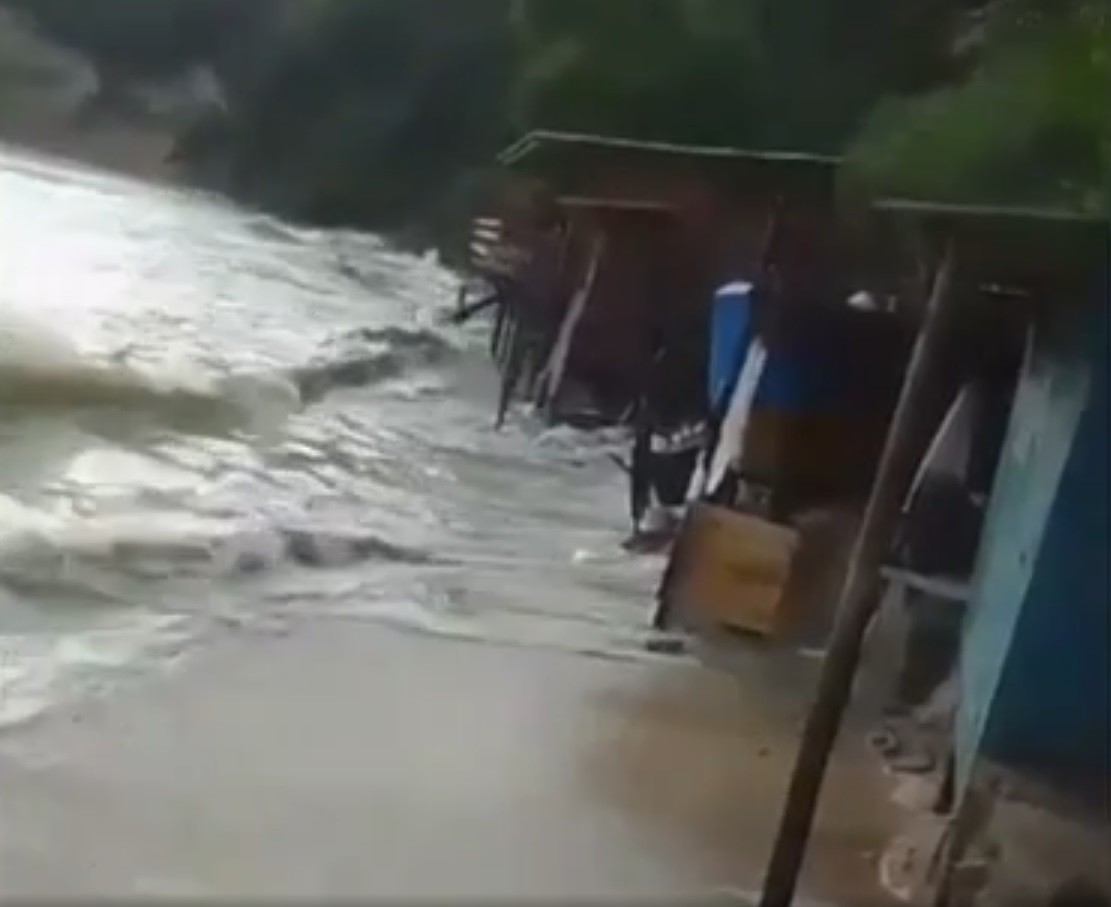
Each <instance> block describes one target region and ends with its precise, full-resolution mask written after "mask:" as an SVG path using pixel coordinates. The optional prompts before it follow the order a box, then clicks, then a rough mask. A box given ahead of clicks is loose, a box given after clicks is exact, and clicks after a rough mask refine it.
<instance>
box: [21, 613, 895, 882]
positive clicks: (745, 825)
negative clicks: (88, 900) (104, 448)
mask: <svg viewBox="0 0 1111 907" xmlns="http://www.w3.org/2000/svg"><path fill="white" fill-rule="evenodd" d="M754 692H755V691H753V690H746V689H745V686H744V684H743V683H739V682H738V681H737V680H736V679H735V678H733V677H730V676H728V675H725V674H720V673H716V672H710V671H707V670H705V669H702V668H699V667H694V666H690V665H681V664H671V663H667V662H664V661H660V662H644V663H634V662H620V661H612V660H604V659H597V658H588V657H582V656H572V655H567V654H563V653H557V652H538V651H524V650H520V649H515V648H509V647H498V646H491V645H477V644H471V643H465V642H456V641H450V640H445V639H436V638H430V637H421V636H418V635H415V634H411V633H407V632H402V631H396V630H391V629H386V628H375V627H368V626H365V625H362V626H360V625H353V624H349V623H344V622H339V623H329V624H324V625H320V624H316V625H311V626H310V625H303V626H301V627H298V628H294V629H292V630H291V631H290V632H289V633H287V634H282V635H256V634H249V635H243V636H240V637H238V638H234V639H229V640H225V641H223V642H222V643H221V644H220V645H218V646H216V647H215V648H213V649H211V650H208V651H206V652H204V653H203V654H200V655H199V656H198V657H195V658H189V659H187V660H186V661H185V663H183V664H179V665H177V666H176V667H175V668H173V669H172V670H170V671H168V672H167V673H166V674H165V675H164V676H162V677H161V678H159V679H157V680H154V681H150V682H148V683H145V684H142V685H133V686H130V687H129V688H127V689H123V690H120V691H117V692H116V693H115V694H114V695H110V696H103V697H100V698H98V699H95V700H91V701H89V702H87V703H86V704H85V705H83V706H80V707H76V708H74V709H71V710H69V711H67V712H62V713H58V714H56V715H54V716H52V717H50V718H48V719H46V720H45V721H43V722H41V723H39V724H37V725H35V726H33V727H30V728H25V729H23V730H20V731H15V732H9V733H8V734H7V735H6V736H5V737H4V739H3V740H2V741H0V784H2V785H3V788H4V790H5V797H4V810H3V813H2V816H0V823H2V825H0V834H2V836H0V880H2V881H0V886H2V889H3V891H2V893H3V896H4V897H7V898H13V897H24V896H36V897H66V896H76V895H82V896H92V895H97V896H125V895H142V894H150V895H161V896H183V897H184V896H189V897H192V896H207V897H249V896H257V897H263V896H265V897H285V898H297V897H301V896H310V895H315V896H330V897H340V896H345V897H369V898H383V899H384V898H388V897H406V898H428V899H444V900H448V899H450V900H453V901H458V900H463V899H466V898H472V897H494V898H503V899H509V898H517V897H521V898H524V897H528V898H552V899H555V898H573V899H576V900H587V899H597V898H606V899H618V898H621V899H624V898H651V899H657V898H658V899H666V898H668V897H673V896H677V895H682V894H708V893H711V892H713V891H715V890H718V889H726V888H728V889H734V890H739V891H746V890H751V889H752V888H754V887H755V886H756V885H757V883H758V881H759V875H760V870H761V867H762V864H763V860H764V858H765V856H766V852H767V848H768V845H769V843H770V839H771V834H772V831H773V829H774V823H775V821H776V818H777V816H778V807H779V803H780V798H781V794H782V790H783V784H784V781H785V772H786V771H787V770H788V767H789V765H790V756H791V753H790V740H789V739H787V737H786V736H785V732H786V731H788V729H789V728H790V725H791V724H792V723H793V721H794V719H795V717H796V713H797V710H798V707H799V705H800V704H799V703H797V702H796V703H793V704H791V703H784V702H782V701H777V698H776V697H775V696H774V695H773V696H770V697H769V698H768V699H766V700H763V701H762V702H761V701H760V700H758V699H757V698H754V697H753V693H754ZM849 755H850V758H845V759H842V760H841V762H840V764H839V765H838V767H837V769H836V771H835V772H834V775H833V779H832V782H831V784H830V796H829V798H828V800H827V808H826V810H825V814H824V816H823V818H822V821H821V826H820V829H819V832H818V834H817V835H816V839H815V848H814V856H813V859H812V860H811V866H810V868H809V871H808V878H807V888H808V890H809V891H811V892H813V893H814V895H815V896H816V897H820V898H822V899H823V902H829V903H843V904H860V903H866V902H867V903H875V902H876V901H875V898H876V893H875V890H874V888H873V873H872V870H871V866H872V863H873V862H874V858H875V854H876V851H877V849H878V848H879V847H880V846H881V844H882V842H883V838H884V836H885V833H886V831H887V827H888V822H889V820H890V816H888V815H887V814H886V813H887V809H886V808H885V807H883V806H882V805H881V804H882V803H883V802H884V798H883V796H882V791H880V790H877V789H876V785H875V776H874V774H872V772H871V771H870V770H868V769H867V768H866V767H865V766H864V765H863V763H862V761H861V760H859V759H855V758H851V754H849ZM869 804H872V806H871V807H870V806H869Z"/></svg>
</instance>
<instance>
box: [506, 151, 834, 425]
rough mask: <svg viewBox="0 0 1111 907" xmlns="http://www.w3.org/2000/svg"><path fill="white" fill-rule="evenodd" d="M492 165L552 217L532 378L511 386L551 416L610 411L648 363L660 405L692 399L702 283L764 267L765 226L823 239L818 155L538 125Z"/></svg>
mask: <svg viewBox="0 0 1111 907" xmlns="http://www.w3.org/2000/svg"><path fill="white" fill-rule="evenodd" d="M499 163H500V164H501V166H502V168H503V172H504V173H505V175H506V185H507V187H511V189H514V187H515V190H514V191H516V192H517V193H519V192H520V191H521V190H520V187H521V186H531V187H533V190H534V191H536V192H540V193H543V194H544V195H545V196H546V197H547V198H549V199H551V200H552V202H553V203H554V204H555V205H557V206H558V208H559V210H560V211H561V213H562V218H561V222H562V224H563V226H564V231H565V233H564V254H563V257H562V259H561V280H559V281H557V282H556V286H555V288H554V290H553V292H554V295H555V296H556V299H555V302H554V303H553V312H554V313H555V318H554V322H555V323H554V324H549V325H548V331H547V335H546V337H545V340H544V342H543V353H542V355H541V357H540V358H541V360H542V365H541V371H542V373H543V374H542V378H543V380H542V381H541V383H540V384H539V385H533V384H529V383H526V384H525V388H526V389H527V390H531V391H533V392H534V393H537V394H538V395H539V397H540V402H542V403H543V405H544V406H545V407H546V410H547V412H548V414H549V416H550V417H551V418H553V419H559V418H561V417H564V416H568V415H573V414H574V411H575V410H576V409H578V410H581V409H582V408H583V407H584V406H587V405H589V406H592V407H594V408H595V409H597V410H599V411H601V412H602V414H603V415H605V416H608V417H609V418H610V419H611V420H619V419H620V417H621V416H622V415H623V414H625V413H627V412H628V411H629V408H630V407H631V406H632V405H633V404H634V403H635V401H636V400H637V398H638V396H640V395H641V394H642V393H643V390H644V387H645V385H646V384H647V383H649V382H650V380H651V375H652V373H653V371H654V370H655V371H657V372H658V371H665V372H666V373H667V375H668V376H669V381H668V386H669V388H670V391H671V394H672V396H673V397H674V399H672V400H670V401H668V404H667V406H668V407H669V408H671V409H675V410H691V409H693V410H695V411H697V410H698V409H699V408H704V406H705V397H706V392H705V386H706V379H705V375H706V369H707V355H708V347H709V313H710V305H711V300H712V298H713V295H714V290H715V289H716V288H717V287H718V286H720V285H721V284H722V283H724V282H726V279H727V276H728V275H729V274H730V273H735V274H738V275H749V276H750V278H754V277H755V276H756V275H757V274H758V273H759V272H760V271H761V269H762V268H765V267H767V262H766V260H767V259H768V248H767V247H768V245H769V241H770V237H771V236H772V234H773V233H774V232H775V229H776V224H777V223H779V224H783V225H785V227H786V230H783V229H781V230H780V232H792V231H793V232H802V231H803V230H804V229H806V230H809V231H810V232H820V233H823V234H824V235H825V236H827V237H828V236H831V235H832V230H831V229H830V228H829V224H830V216H831V213H832V210H833V209H832V201H833V188H834V178H833V174H834V171H835V168H836V163H837V162H836V160H834V159H831V158H823V157H817V156H812V155H803V154H790V153H762V152H751V151H743V150H740V149H734V148H718V147H700V146H689V145H674V144H667V143H660V142H642V141H632V140H628V139H621V138H614V137H606V136H597V135H575V134H569V133H559V132H545V131H539V132H532V133H529V134H527V135H525V136H524V137H522V138H521V139H520V140H519V141H517V142H515V143H514V144H513V145H511V146H510V147H509V148H507V149H506V150H505V151H504V152H502V154H501V155H500V156H499ZM783 257H785V253H784V256H783ZM661 356H666V362H663V363H660V361H659V360H660V358H661ZM584 398H586V399H585V400H584Z"/></svg>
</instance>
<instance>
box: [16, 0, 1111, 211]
mask: <svg viewBox="0 0 1111 907" xmlns="http://www.w3.org/2000/svg"><path fill="white" fill-rule="evenodd" d="M0 2H4V3H6V4H7V5H8V6H13V7H18V8H21V9H22V10H24V11H25V12H27V13H29V14H30V15H31V16H32V17H33V19H34V21H35V22H36V24H37V25H38V27H39V28H40V29H41V30H42V31H43V32H44V33H46V34H48V35H49V36H50V37H52V38H53V39H54V40H56V41H58V42H61V43H64V44H66V45H68V46H70V47H73V48H76V49H78V50H80V51H82V52H83V53H84V54H86V55H87V56H88V57H89V58H90V59H91V60H92V62H93V63H94V65H95V66H96V68H97V71H98V73H99V74H100V77H101V79H100V80H101V86H102V90H103V91H105V92H110V91H112V90H113V86H115V85H117V84H120V83H122V82H126V81H127V80H129V79H134V78H136V77H156V76H159V75H165V74H167V73H170V72H173V71H175V70H180V69H182V68H184V67H186V66H189V65H193V64H201V63H203V64H206V65H208V66H211V67H212V69H213V71H214V72H215V73H216V74H217V75H218V77H219V78H220V81H221V83H222V85H223V87H224V90H225V93H226V96H227V105H226V107H225V108H224V109H221V110H212V111H210V112H209V113H207V114H206V115H205V116H203V117H201V118H200V119H198V120H197V121H196V122H195V123H193V124H192V125H191V126H190V127H189V128H188V129H186V130H185V131H184V132H183V133H182V135H181V136H180V141H179V147H178V153H177V160H178V161H179V163H180V164H181V166H182V168H183V169H184V171H185V173H186V174H187V175H188V176H189V177H190V178H192V179H195V180H197V181H200V182H203V183H205V184H208V185H210V186H213V187H215V188H220V189H223V190H225V191H228V192H231V193H233V194H235V195H237V196H239V197H241V198H245V199H247V200H248V201H252V202H255V203H258V204H263V205H266V206H268V207H271V208H275V209H277V210H280V211H282V212H284V213H286V214H289V215H291V216H295V217H300V218H305V219H310V220H314V221H319V222H325V223H357V224H362V225H368V226H372V227H376V228H392V229H397V228H404V227H409V226H411V225H413V224H420V225H422V226H424V227H426V228H427V227H430V226H431V227H432V229H433V230H434V231H438V230H439V229H440V228H444V227H446V226H447V225H448V224H450V223H451V222H452V221H453V220H454V218H455V217H457V216H458V215H459V214H460V213H461V212H463V211H465V210H466V209H467V207H468V204H469V202H470V199H471V198H472V197H473V193H474V192H475V191H480V189H481V186H482V179H483V175H484V172H485V171H486V168H488V167H489V164H490V161H491V160H492V158H493V155H494V154H495V152H496V151H497V149H498V148H499V147H501V146H502V145H503V144H505V143H507V142H508V141H509V140H511V139H512V138H513V137H515V135H517V134H518V133H520V132H521V131H523V130H525V129H529V128H539V127H542V128H555V129H568V130H576V131H591V132H605V133H611V134H621V135H626V136H632V137H645V138H657V139H668V140H671V141H677V142H683V141H691V142H702V143H728V144H737V145H745V146H751V147H765V148H773V147H775V148H796V149H799V150H813V151H824V152H848V153H849V156H850V161H851V164H852V167H851V171H850V172H851V174H852V176H853V177H854V178H855V180H857V181H859V182H861V183H863V184H864V185H865V186H868V187H872V188H874V189H877V190H883V191H891V192H901V193H905V194H914V195H918V196H925V197H944V198H947V199H960V200H968V201H996V202H1006V201H1014V202H1022V203H1034V202H1037V203H1044V202H1054V203H1065V204H1070V205H1073V206H1076V207H1081V208H1086V209H1099V208H1103V207H1105V205H1106V200H1107V192H1106V188H1107V179H1108V176H1107V174H1108V172H1109V164H1111V115H1109V113H1108V85H1109V84H1111V71H1109V62H1108V60H1109V47H1111V33H1109V28H1108V7H1107V3H1106V0H1041V2H1037V0H995V2H994V3H993V4H991V5H990V6H988V7H987V9H986V10H984V9H979V10H975V11H970V9H969V3H968V2H967V0H907V2H897V3H896V2H892V0H0ZM973 12H974V13H975V15H973Z"/></svg>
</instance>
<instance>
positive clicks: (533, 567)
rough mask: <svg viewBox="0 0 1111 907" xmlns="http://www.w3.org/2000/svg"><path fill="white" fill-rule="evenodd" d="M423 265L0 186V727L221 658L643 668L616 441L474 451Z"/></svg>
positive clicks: (462, 349) (133, 205) (129, 195)
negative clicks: (490, 658) (288, 654)
mask: <svg viewBox="0 0 1111 907" xmlns="http://www.w3.org/2000/svg"><path fill="white" fill-rule="evenodd" d="M455 288H456V281H455V279H454V277H453V276H452V275H451V274H449V273H447V272H445V271H444V270H442V269H440V268H439V267H438V266H437V265H436V264H435V263H434V262H433V261H432V260H431V259H428V258H418V257H414V256H411V255H407V254H403V253H401V252H398V251H396V250H394V249H392V248H391V247H390V246H389V245H388V244H386V243H385V242H383V241H382V240H381V239H379V238H377V237H375V236H371V235H366V234H361V233H357V232H350V231H321V230H310V229H304V228H300V227H296V226H292V225H289V224H286V223H283V222H281V221H279V220H276V219H274V218H271V217H268V216H265V215H261V214H258V213H255V212H251V211H246V210H243V209H240V208H237V207H235V206H234V205H232V204H230V203H229V202H226V201H223V200H219V199H214V198H211V197H206V196H202V195H197V194H192V193H187V192H183V191H179V190H174V189H170V188H166V187H160V186H153V185H148V184H144V183H141V182H136V181H131V180H127V179H124V178H121V177H117V176H110V175H106V174H103V173H99V172H95V171H90V170H85V169H80V168H77V167H74V166H71V165H67V164H62V163H58V162H55V161H50V160H45V159H40V158H33V157H28V156H25V155H19V154H14V153H11V152H6V153H5V154H3V155H2V156H0V727H4V726H10V725H12V724H15V723H19V722H24V721H27V720H29V719H32V718H34V717H36V716H39V715H41V714H43V712H44V711H46V710H48V709H50V707H51V706H52V705H54V704H56V703H59V702H63V701H65V700H67V699H69V698H71V697H74V696H80V695H85V694H87V693H89V692H95V691H97V690H98V689H101V688H103V687H105V686H106V685H111V684H114V683H118V682H126V681H128V680H129V679H132V678H135V677H141V676H143V675H144V673H145V672H149V671H157V670H161V669H163V668H165V667H167V666H170V665H172V664H174V663H175V661H176V660H177V659H179V658H182V657H188V654H189V652H190V651H192V650H193V649H195V647H197V646H203V645H205V644H206V642H209V641H211V640H212V639H214V638H218V637H219V636H220V635H221V634H228V633H244V632H247V633H249V632H259V633H266V632H286V631H288V630H289V628H290V627H292V626H294V625H296V623H297V622H299V621H313V620H326V619H328V618H329V617H338V618H342V619H345V620H366V621H376V622H383V623H388V624H390V625H393V626H396V627H401V628H403V629H407V630H411V631H412V632H417V633H432V634H445V635H450V636H457V637H462V638H466V639H471V640H474V641H475V642H476V643H479V644H490V645H514V646H555V647H561V648H569V649H572V650H575V651H580V652H589V653H594V654H597V655H599V656H606V657H619V658H647V657H651V656H650V655H648V654H647V653H646V651H645V648H644V642H645V641H646V638H647V637H648V635H649V632H650V631H649V629H648V628H649V625H650V616H651V615H650V611H651V608H652V603H651V600H652V591H653V588H654V585H655V582H656V579H657V577H658V575H659V571H660V568H661V564H660V562H659V561H658V560H656V559H652V558H630V557H628V556H627V555H625V553H624V552H623V551H622V550H621V548H620V541H621V539H622V537H623V535H624V533H625V531H626V528H627V526H626V518H625V510H626V505H625V491H624V485H623V480H622V476H621V474H620V473H619V471H618V470H617V468H616V466H615V465H614V464H613V463H612V461H611V460H610V458H609V456H608V453H609V452H610V451H611V450H612V449H614V447H616V446H620V445H621V444H622V443H623V439H622V437H621V436H620V434H609V435H607V434H605V433H602V434H593V435H585V434H580V433H577V432H574V431H571V430H566V429H559V428H557V429H547V428H545V427H544V426H543V425H541V424H539V423H538V422H537V421H536V420H534V419H533V418H531V416H530V415H529V414H528V413H525V412H521V413H516V414H515V415H514V418H513V419H512V420H511V422H510V424H509V425H508V426H507V427H506V428H505V429H504V430H503V431H502V432H495V431H494V430H493V428H492V421H493V420H492V408H493V401H494V399H495V393H494V387H495V378H494V375H493V374H492V369H491V366H490V365H489V363H488V361H487V357H486V352H485V343H486V338H485V325H483V324H476V325H472V326H470V327H468V328H466V329H460V328H448V327H445V326H444V319H443V318H442V317H441V316H442V313H443V312H444V311H446V310H448V309H449V308H450V306H451V305H452V304H453V300H454V294H455Z"/></svg>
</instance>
